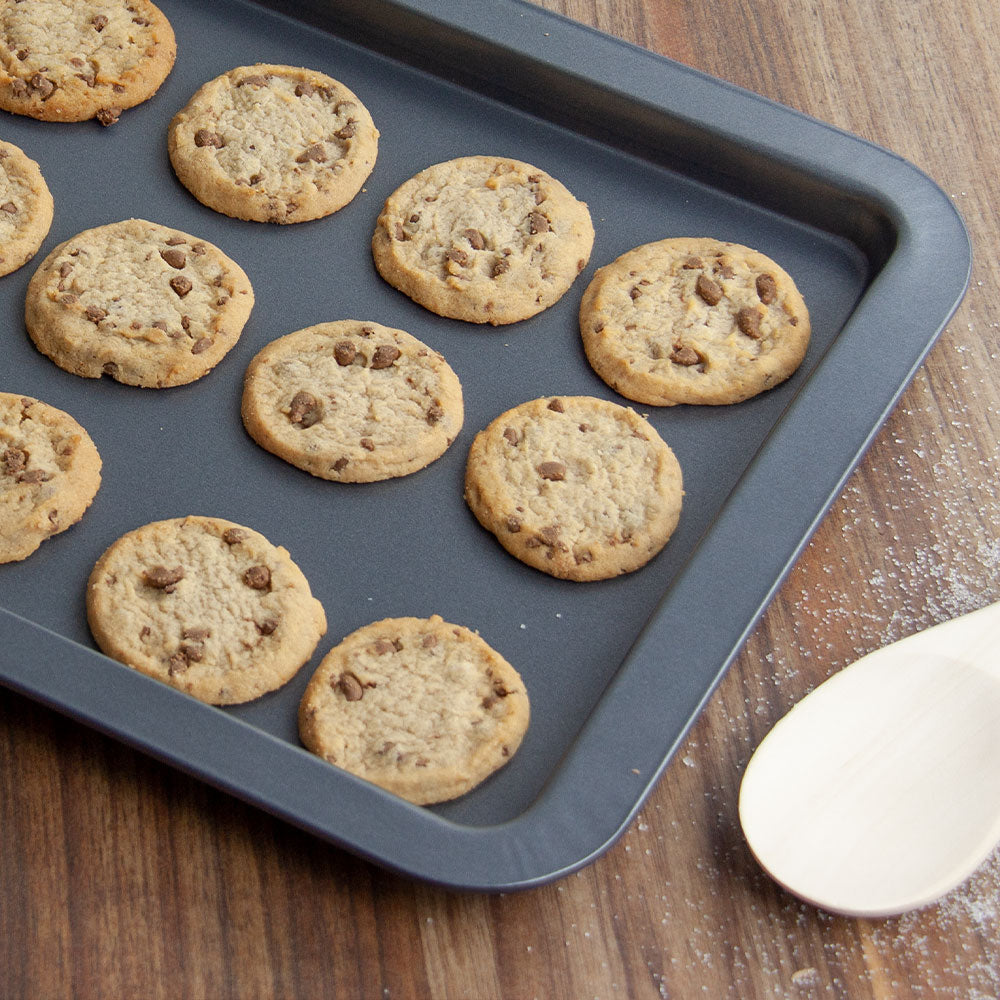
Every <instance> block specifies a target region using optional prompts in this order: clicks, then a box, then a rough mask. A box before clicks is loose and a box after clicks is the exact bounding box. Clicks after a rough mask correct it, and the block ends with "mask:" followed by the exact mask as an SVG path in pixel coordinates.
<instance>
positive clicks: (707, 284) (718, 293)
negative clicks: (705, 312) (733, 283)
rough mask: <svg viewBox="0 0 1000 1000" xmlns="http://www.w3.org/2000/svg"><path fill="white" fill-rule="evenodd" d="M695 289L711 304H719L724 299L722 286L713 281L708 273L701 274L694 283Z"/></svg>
mask: <svg viewBox="0 0 1000 1000" xmlns="http://www.w3.org/2000/svg"><path fill="white" fill-rule="evenodd" d="M694 290H695V291H696V292H697V293H698V295H699V296H700V297H701V298H702V299H703V300H704V301H705V302H707V303H708V304H709V305H710V306H714V305H718V303H719V301H720V300H721V299H722V286H721V285H720V284H719V283H718V282H717V281H713V280H712V279H711V278H710V277H708V275H707V274H699V275H698V280H697V281H696V282H695V283H694Z"/></svg>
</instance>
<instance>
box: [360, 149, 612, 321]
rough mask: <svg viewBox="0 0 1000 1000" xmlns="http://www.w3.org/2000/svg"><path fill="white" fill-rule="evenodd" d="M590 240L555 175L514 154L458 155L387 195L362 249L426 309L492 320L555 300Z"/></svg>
mask: <svg viewBox="0 0 1000 1000" xmlns="http://www.w3.org/2000/svg"><path fill="white" fill-rule="evenodd" d="M593 244H594V226H593V224H592V222H591V219H590V212H589V211H588V210H587V206H586V205H585V204H584V203H583V202H582V201H577V199H576V198H574V197H573V195H572V194H570V192H569V191H568V190H567V189H566V188H565V187H564V186H563V185H562V184H561V183H560V182H559V181H557V180H555V179H554V178H552V177H550V176H549V175H548V174H547V173H545V172H544V171H542V170H539V169H538V168H537V167H533V166H531V164H528V163H522V162H520V161H519V160H510V159H505V158H503V157H498V156H466V157H462V158H460V159H456V160H449V161H447V162H445V163H438V164H436V165H434V166H431V167H428V168H427V169H425V170H422V171H421V172H420V173H418V174H417V175H416V176H414V177H411V178H410V180H408V181H406V182H405V183H404V184H403V185H401V186H400V187H399V188H397V190H396V191H395V192H394V193H393V194H391V195H390V196H389V197H388V199H387V200H386V202H385V207H384V208H383V209H382V213H381V214H380V215H379V217H378V223H377V225H376V228H375V234H374V236H373V237H372V254H373V256H374V259H375V266H376V267H377V268H378V271H379V274H381V275H382V277H383V278H384V279H385V280H386V281H387V282H388V283H389V284H390V285H392V286H393V287H394V288H397V289H399V291H401V292H404V293H405V294H406V295H408V296H409V297H410V298H411V299H413V300H414V301H415V302H418V303H419V304H420V305H422V306H424V307H425V308H427V309H429V310H430V311H431V312H434V313H437V314H438V315H440V316H447V317H450V318H452V319H460V320H466V321H468V322H470V323H492V324H493V325H494V326H496V325H500V324H503V323H515V322H517V321H518V320H522V319H527V318H528V317H529V316H534V315H535V314H536V313H539V312H541V311H542V310H543V309H547V308H548V307H549V306H551V305H553V304H554V303H555V302H557V301H558V300H559V299H560V298H561V297H562V296H563V295H564V294H565V293H566V291H567V290H568V289H569V287H570V285H572V284H573V282H574V281H575V280H576V277H577V275H578V274H579V273H580V272H581V271H582V270H583V269H584V267H586V265H587V261H588V260H589V259H590V251H591V249H592V248H593Z"/></svg>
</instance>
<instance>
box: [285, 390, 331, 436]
mask: <svg viewBox="0 0 1000 1000" xmlns="http://www.w3.org/2000/svg"><path fill="white" fill-rule="evenodd" d="M322 416H323V411H322V408H321V407H320V404H319V400H317V399H316V397H315V396H314V395H313V394H312V393H311V392H305V391H304V390H301V391H299V392H297V393H296V394H295V395H294V396H292V401H291V403H290V404H289V409H288V419H289V420H290V421H291V422H292V423H293V424H298V425H299V426H300V427H302V428H306V427H312V425H313V424H315V423H318V422H319V420H320V418H321V417H322Z"/></svg>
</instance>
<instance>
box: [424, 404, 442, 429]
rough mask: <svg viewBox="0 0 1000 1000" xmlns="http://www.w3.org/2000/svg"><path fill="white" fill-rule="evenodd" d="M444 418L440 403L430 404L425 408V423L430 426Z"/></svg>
mask: <svg viewBox="0 0 1000 1000" xmlns="http://www.w3.org/2000/svg"><path fill="white" fill-rule="evenodd" d="M443 416H444V408H443V407H442V406H441V404H440V403H431V405H430V406H429V407H427V423H429V424H431V425H432V426H433V425H434V424H436V423H437V422H438V421H439V420H440V419H441V418H442V417H443Z"/></svg>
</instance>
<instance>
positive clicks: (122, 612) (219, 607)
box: [87, 516, 326, 705]
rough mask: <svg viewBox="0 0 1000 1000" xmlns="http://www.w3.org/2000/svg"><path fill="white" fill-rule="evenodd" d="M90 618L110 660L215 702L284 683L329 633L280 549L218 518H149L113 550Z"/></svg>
mask: <svg viewBox="0 0 1000 1000" xmlns="http://www.w3.org/2000/svg"><path fill="white" fill-rule="evenodd" d="M87 621H88V623H89V625H90V630H91V632H92V633H93V635H94V638H95V639H96V641H97V644H98V646H100V648H101V649H102V650H103V651H104V652H105V653H106V654H107V655H108V656H110V657H112V658H114V659H116V660H119V661H120V662H122V663H124V664H126V665H127V666H129V667H132V668H133V669H135V670H138V671H139V672H140V673H143V674H147V675H148V676H150V677H154V678H156V679H157V680H160V681H163V682H165V683H167V684H170V685H172V686H173V687H175V688H177V689H178V690H180V691H184V692H186V693H187V694H190V695H193V696H194V697H195V698H198V699H200V700H201V701H205V702H208V703H210V704H213V705H235V704H239V703H242V702H246V701H250V700H252V699H254V698H257V697H259V696H260V695H262V694H265V693H267V692H268V691H274V690H275V689H277V688H279V687H281V685H283V684H284V683H285V682H286V681H288V680H289V679H290V678H291V677H292V676H293V675H294V674H295V673H296V672H297V671H298V670H299V668H300V667H301V666H302V665H303V664H304V663H305V662H306V661H307V660H308V659H309V657H310V656H312V654H313V651H314V650H315V648H316V644H317V643H318V642H319V640H320V638H321V637H322V636H323V634H324V633H325V632H326V616H325V614H324V613H323V608H322V606H321V605H320V603H319V601H317V600H316V599H315V598H314V597H313V596H312V593H311V591H310V589H309V583H308V581H307V580H306V578H305V576H303V574H302V571H301V570H300V569H299V567H298V566H296V565H295V563H294V562H292V560H291V558H290V557H289V555H288V553H287V552H286V551H285V549H283V548H281V547H280V546H276V545H272V544H271V543H270V542H269V541H268V540H267V539H266V538H265V537H264V536H263V535H261V534H258V533H257V532H256V531H252V530H251V529H250V528H245V527H243V526H242V525H238V524H233V523H232V522H231V521H225V520H222V519H221V518H216V517H193V516H192V517H183V518H174V519H171V520H167V521H154V522H152V523H150V524H146V525H144V526H143V527H141V528H136V529H135V530H134V531H130V532H128V534H125V535H123V536H122V537H121V538H119V539H118V540H117V541H116V542H114V543H113V544H112V545H111V546H109V548H108V549H107V550H106V551H105V552H104V554H103V555H102V556H101V557H100V559H98V561H97V563H96V565H95V566H94V568H93V570H92V572H91V574H90V579H89V581H88V583H87Z"/></svg>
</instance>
